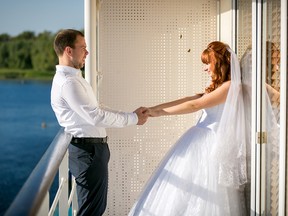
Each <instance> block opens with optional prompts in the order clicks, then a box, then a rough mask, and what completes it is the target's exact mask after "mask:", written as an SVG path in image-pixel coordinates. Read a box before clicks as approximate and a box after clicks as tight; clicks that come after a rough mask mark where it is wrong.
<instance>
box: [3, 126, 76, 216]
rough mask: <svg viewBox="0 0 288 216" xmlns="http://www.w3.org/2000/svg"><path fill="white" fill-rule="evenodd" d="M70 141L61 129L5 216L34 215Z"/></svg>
mask: <svg viewBox="0 0 288 216" xmlns="http://www.w3.org/2000/svg"><path fill="white" fill-rule="evenodd" d="M71 139H72V135H71V134H67V133H65V132H64V129H63V128H61V129H60V130H59V132H58V133H57V135H56V136H55V138H54V139H53V141H52V143H51V144H50V146H49V147H48V149H47V150H46V152H45V153H44V155H43V156H42V158H41V160H40V161H39V162H38V164H37V165H36V167H35V168H34V170H33V171H32V173H31V174H30V176H29V177H28V179H27V180H26V182H25V183H24V185H23V186H22V188H21V190H20V191H19V193H18V194H17V196H16V198H15V199H14V201H13V202H12V204H11V205H10V207H9V208H8V210H7V211H6V213H5V216H14V215H36V214H37V212H38V211H39V209H40V207H41V204H42V202H43V200H44V198H45V196H46V194H47V191H48V190H49V189H50V187H51V185H52V183H53V180H54V178H55V176H56V174H57V171H58V168H59V166H60V163H61V161H62V160H63V157H64V155H65V153H66V151H67V148H68V145H69V143H70V141H71Z"/></svg>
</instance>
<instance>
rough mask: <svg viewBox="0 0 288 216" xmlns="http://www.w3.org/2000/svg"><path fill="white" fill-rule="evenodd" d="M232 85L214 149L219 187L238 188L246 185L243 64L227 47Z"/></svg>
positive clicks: (213, 156)
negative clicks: (229, 55) (241, 64)
mask: <svg viewBox="0 0 288 216" xmlns="http://www.w3.org/2000/svg"><path fill="white" fill-rule="evenodd" d="M228 50H229V52H230V54H231V57H230V70H231V84H230V88H229V91H228V94H227V98H226V102H225V105H224V109H223V114H222V117H221V120H220V123H219V127H218V130H217V136H216V137H217V138H216V139H217V140H216V145H215V146H214V149H212V158H215V160H216V165H217V166H218V169H219V178H218V182H219V184H222V185H225V186H228V187H234V188H239V187H240V186H241V185H243V184H245V183H246V182H247V166H246V143H247V142H246V141H247V140H246V131H245V112H244V100H243V88H242V83H241V73H240V65H239V61H238V59H237V56H236V54H235V53H234V52H233V51H232V50H231V49H230V48H228Z"/></svg>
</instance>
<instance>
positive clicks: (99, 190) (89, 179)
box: [69, 143, 110, 216]
mask: <svg viewBox="0 0 288 216" xmlns="http://www.w3.org/2000/svg"><path fill="white" fill-rule="evenodd" d="M109 159H110V151H109V147H108V144H107V143H96V144H90V143H89V144H85V143H83V144H70V145H69V170H70V172H71V174H72V175H73V176H74V177H75V180H76V183H77V186H76V188H77V196H78V207H79V210H78V213H77V215H79V216H101V215H102V214H103V213H104V211H105V209H106V205H107V191H108V162H109Z"/></svg>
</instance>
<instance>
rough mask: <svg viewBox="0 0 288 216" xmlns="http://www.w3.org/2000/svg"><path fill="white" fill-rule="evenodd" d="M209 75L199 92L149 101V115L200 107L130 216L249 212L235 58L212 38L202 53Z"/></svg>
mask: <svg viewBox="0 0 288 216" xmlns="http://www.w3.org/2000/svg"><path fill="white" fill-rule="evenodd" d="M201 59H202V62H203V63H204V64H205V65H206V66H205V69H204V71H205V72H207V73H208V75H209V76H210V77H211V82H210V84H209V85H208V86H207V87H206V88H205V92H204V93H203V94H197V95H194V96H191V97H185V98H182V99H179V100H175V101H171V102H167V103H164V104H160V105H157V106H154V107H150V108H149V110H148V112H149V115H150V116H152V117H158V116H163V115H179V114H188V113H192V112H196V111H199V110H202V112H203V114H202V115H201V118H200V119H199V121H198V123H197V124H196V125H195V126H193V127H191V128H190V129H189V130H188V131H187V132H186V133H184V134H183V135H182V137H180V139H179V140H178V141H177V142H176V143H175V145H174V146H173V147H172V149H171V150H170V151H169V152H168V154H167V155H166V156H165V157H164V159H163V160H162V162H161V163H160V165H159V166H158V168H157V170H155V172H154V174H153V175H152V177H151V178H150V180H149V181H148V183H147V184H146V186H145V188H144V190H143V192H142V194H141V195H140V197H139V198H138V200H137V201H136V203H135V204H134V206H133V208H132V209H131V211H130V213H129V215H130V216H136V215H141V216H184V215H186V216H206V215H207V216H213V215H214V216H215V215H217V216H225V215H248V213H247V208H246V206H245V194H244V191H245V190H244V189H245V186H246V183H247V168H246V139H245V113H244V104H243V93H242V84H241V75H240V67H239V62H238V60H237V56H236V55H235V53H234V52H233V51H232V50H231V49H230V48H229V47H228V45H226V44H224V43H222V42H219V41H214V42H212V43H210V44H209V45H208V46H207V48H206V49H205V50H204V51H203V53H202V55H201Z"/></svg>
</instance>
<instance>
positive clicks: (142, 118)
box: [134, 107, 149, 125]
mask: <svg viewBox="0 0 288 216" xmlns="http://www.w3.org/2000/svg"><path fill="white" fill-rule="evenodd" d="M134 113H136V114H137V116H138V123H137V125H143V124H144V123H145V122H146V121H147V119H148V116H149V115H148V112H147V108H146V107H139V108H138V109H136V110H135V111H134Z"/></svg>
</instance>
